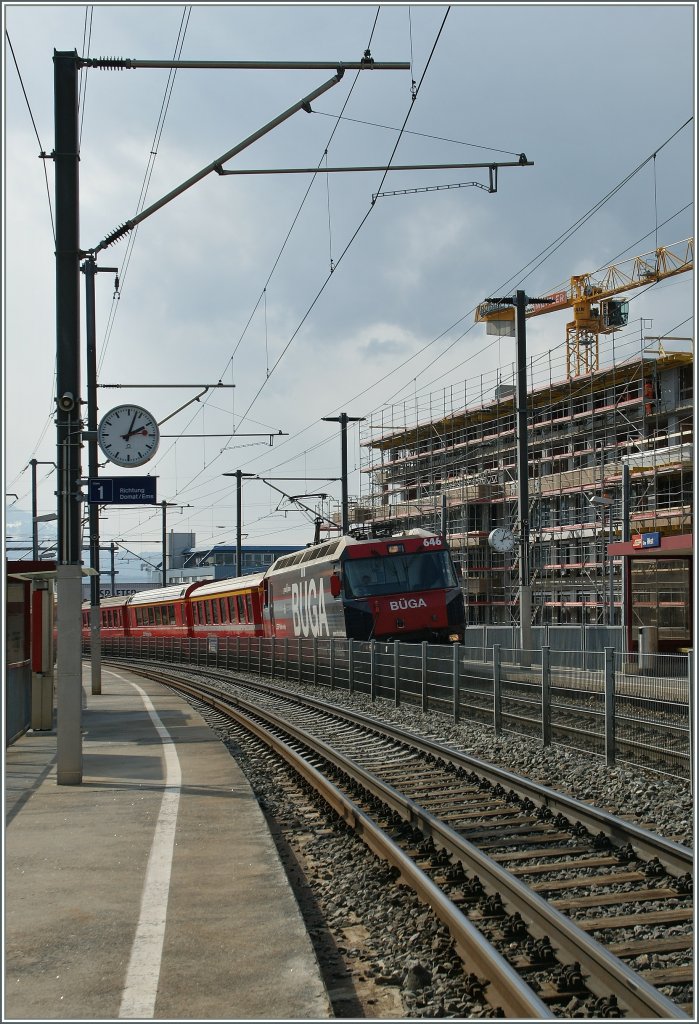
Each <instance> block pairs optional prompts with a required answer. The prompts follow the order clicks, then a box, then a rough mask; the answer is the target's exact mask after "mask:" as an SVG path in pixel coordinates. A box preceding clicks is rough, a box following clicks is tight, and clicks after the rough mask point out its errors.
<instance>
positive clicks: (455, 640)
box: [449, 633, 461, 644]
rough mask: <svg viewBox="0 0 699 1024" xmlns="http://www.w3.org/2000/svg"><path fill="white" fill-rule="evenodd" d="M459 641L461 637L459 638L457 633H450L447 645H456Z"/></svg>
mask: <svg viewBox="0 0 699 1024" xmlns="http://www.w3.org/2000/svg"><path fill="white" fill-rule="evenodd" d="M460 639H461V637H460V636H459V634H458V633H450V634H449V643H450V644H458V642H459V640H460Z"/></svg>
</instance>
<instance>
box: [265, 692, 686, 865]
mask: <svg viewBox="0 0 699 1024" xmlns="http://www.w3.org/2000/svg"><path fill="white" fill-rule="evenodd" d="M251 678H253V677H252V676H251ZM254 678H255V679H257V677H254ZM274 682H275V684H276V685H280V684H279V682H278V681H277V680H275V681H274ZM283 685H284V687H285V688H286V689H288V690H290V691H294V692H299V693H307V694H310V695H311V696H314V697H316V698H319V699H323V700H329V701H331V702H333V703H336V704H338V705H341V706H343V707H348V708H352V709H353V710H355V711H360V712H363V713H365V714H368V715H371V716H372V717H374V718H380V719H385V720H386V721H389V722H392V723H394V724H396V725H398V726H400V727H402V728H404V729H409V730H411V731H414V732H418V733H421V734H423V735H424V736H426V737H429V738H431V739H435V740H439V741H441V742H442V743H446V744H447V745H449V746H451V747H454V748H455V749H456V750H459V751H461V752H463V753H466V754H471V755H472V756H473V757H478V758H481V759H482V760H484V761H488V762H490V763H492V764H495V765H498V766H499V767H502V768H505V769H507V770H508V771H511V772H514V773H515V774H517V775H522V776H525V777H526V778H528V779H531V780H533V781H534V782H538V783H540V784H541V785H544V786H550V787H551V788H552V789H555V790H557V791H560V792H562V793H567V794H569V795H570V796H573V797H575V798H576V799H578V800H583V801H585V803H589V804H591V805H594V806H595V807H601V808H604V809H606V810H608V811H609V812H610V813H612V814H617V815H618V816H619V817H620V818H627V819H629V820H631V821H634V822H636V823H637V824H639V825H641V826H643V827H644V828H647V829H649V830H650V831H653V832H658V833H659V834H660V835H662V836H665V837H666V838H668V839H672V840H674V841H675V842H678V843H682V844H683V845H685V846H690V847H693V845H694V842H693V839H694V827H695V825H694V801H693V798H692V793H691V790H690V785H689V783H688V782H687V781H686V780H683V779H674V778H670V777H668V776H663V775H659V774H657V773H654V772H650V771H648V772H646V771H643V770H642V769H640V768H637V767H635V766H626V765H617V766H616V767H613V768H609V767H607V765H606V764H605V763H604V762H603V761H602V760H601V759H600V758H599V757H595V756H593V755H591V754H586V753H585V752H584V751H580V750H571V749H567V748H565V747H561V746H557V745H554V746H551V747H548V748H545V747H543V746H542V745H541V743H539V742H537V741H535V740H531V739H527V738H526V737H521V736H514V735H511V734H508V735H501V736H499V737H497V738H496V736H495V734H494V732H493V730H492V729H489V728H487V727H486V726H484V725H481V724H478V725H469V724H468V723H464V722H459V724H458V725H455V724H454V723H453V722H452V721H450V719H448V718H447V717H446V716H442V715H437V714H435V713H433V712H428V713H426V714H424V713H423V712H422V711H420V710H416V709H414V708H410V707H407V706H405V705H401V706H400V707H398V708H396V707H395V706H394V705H393V704H392V703H391V702H390V701H386V700H377V701H375V702H373V703H372V701H371V698H369V697H367V696H366V695H364V694H356V693H355V694H352V695H351V696H350V695H349V694H347V693H343V692H342V691H339V690H333V691H332V692H331V691H329V690H328V689H327V687H322V686H312V685H299V684H298V683H294V682H290V681H287V682H285V683H284V684H283Z"/></svg>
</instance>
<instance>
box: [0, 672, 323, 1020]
mask: <svg viewBox="0 0 699 1024" xmlns="http://www.w3.org/2000/svg"><path fill="white" fill-rule="evenodd" d="M89 672H90V669H89V665H87V666H85V667H84V668H83V710H82V730H83V738H82V739H83V743H82V765H83V771H82V778H83V781H82V784H81V785H76V786H58V785H57V782H56V732H55V729H54V730H53V731H52V732H50V733H49V732H36V733H35V732H29V733H27V734H26V735H24V736H23V737H21V738H20V739H19V740H18V741H17V742H16V743H14V744H13V745H12V746H11V747H9V748H8V749H7V750H6V755H5V756H6V762H5V812H6V813H5V817H6V829H5V998H4V1014H3V1018H2V1019H3V1021H6V1020H7V1021H9V1020H26V1019H30V1020H42V1021H46V1020H73V1021H77V1020H118V1019H137V1020H150V1019H166V1020H209V1019H216V1020H247V1019H254V1020H267V1019H275V1020H308V1019H313V1020H318V1019H328V1018H329V1017H331V1016H332V1012H331V1010H330V1004H329V1001H328V998H327V995H326V991H325V987H324V984H323V981H322V978H321V975H320V971H319V968H318V965H317V962H316V958H315V955H314V952H313V949H312V946H311V943H310V940H309V938H308V935H307V933H306V930H305V927H304V924H303V920H302V918H301V914H300V912H299V909H298V906H297V903H296V901H295V898H294V896H293V893H292V891H291V889H290V886H289V883H288V880H287V877H286V874H285V872H284V868H283V866H282V864H281V862H280V860H279V857H278V854H277V851H276V849H275V846H274V843H273V841H272V837H271V835H270V833H269V830H268V827H267V824H266V822H265V820H264V817H263V814H262V811H261V810H260V807H259V805H258V803H257V801H256V799H255V797H254V795H253V793H252V791H251V789H250V786H249V784H248V782H247V780H246V778H245V776H244V775H243V773H242V771H241V769H240V767H239V766H238V764H237V763H236V761H235V760H234V759H233V758H232V757H231V756H230V754H229V753H228V752H227V750H226V748H225V747H224V745H223V744H222V743H221V742H219V741H218V740H217V739H216V737H215V736H214V735H213V733H212V732H211V731H210V730H209V728H208V727H207V725H206V724H205V723H204V721H203V719H202V718H201V717H200V716H199V715H198V714H197V712H196V711H194V710H193V709H192V708H191V707H190V706H189V704H187V703H186V701H184V700H183V699H181V698H180V697H178V696H177V695H175V694H172V693H171V692H170V691H169V690H167V689H166V688H164V687H162V686H160V685H158V684H157V683H154V682H151V681H149V680H145V679H143V678H142V677H140V676H138V675H135V674H131V673H129V672H128V671H127V670H124V669H121V668H116V667H114V668H113V667H111V666H106V665H103V666H102V693H101V694H98V695H93V694H92V693H91V692H90V690H91V685H90V675H89Z"/></svg>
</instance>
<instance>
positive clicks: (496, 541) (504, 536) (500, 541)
mask: <svg viewBox="0 0 699 1024" xmlns="http://www.w3.org/2000/svg"><path fill="white" fill-rule="evenodd" d="M488 543H489V544H490V546H491V548H492V549H493V551H500V552H505V551H512V549H513V547H514V546H515V537H514V534H513V533H512V530H506V529H505V528H504V527H502V526H499V527H497V529H495V530H491V531H490V533H489V534H488Z"/></svg>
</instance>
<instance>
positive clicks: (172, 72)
mask: <svg viewBox="0 0 699 1024" xmlns="http://www.w3.org/2000/svg"><path fill="white" fill-rule="evenodd" d="M191 13H192V7H191V5H190V6H187V7H185V8H184V10H183V13H182V18H181V20H180V25H179V28H178V31H177V39H176V42H175V48H174V54H173V60H177V59H178V58H179V57H180V56H181V54H182V49H183V47H184V42H185V37H186V35H187V29H188V27H189V19H190V16H191ZM176 76H177V68H170V69H169V71H168V76H167V81H166V83H165V90H164V93H163V99H162V101H161V104H160V112H159V114H158V120H157V123H156V126H155V132H154V134H153V141H152V143H151V148H150V152H149V155H148V161H147V163H146V170H145V173H144V176H143V181H142V182H141V189H140V192H139V196H138V201H137V203H136V211H137V213H140V211H141V210H142V209H143V207H144V206H145V202H146V198H147V196H148V189H149V187H150V181H151V178H152V176H153V170H154V168H155V161H156V158H157V156H158V152H159V148H160V142H161V139H162V135H163V131H164V129H165V120H166V118H167V114H168V111H169V109H170V101H171V99H172V93H173V90H174V87H175V78H176ZM137 234H138V225H136V227H135V228H134V230H133V231H132V232H131V233H130V235H129V239H128V242H127V245H126V251H125V254H124V259H123V261H122V269H121V273H120V275H119V278H118V281H119V284H118V285H117V286H116V287H115V289H114V295H113V297H112V305H111V308H110V311H109V314H108V317H107V324H106V327H105V331H104V337H103V340H102V345H101V348H100V355H99V362H98V367H97V369H98V372H100V371H101V369H102V366H103V363H104V360H105V357H106V355H107V350H108V348H109V342H110V340H111V336H112V331H113V328H114V322H115V319H116V315H117V309H118V303H119V301H120V299H121V295H122V291H123V288H124V282H125V280H126V276H127V274H128V270H129V266H130V263H131V257H132V255H133V250H134V246H135V244H136V236H137Z"/></svg>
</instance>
